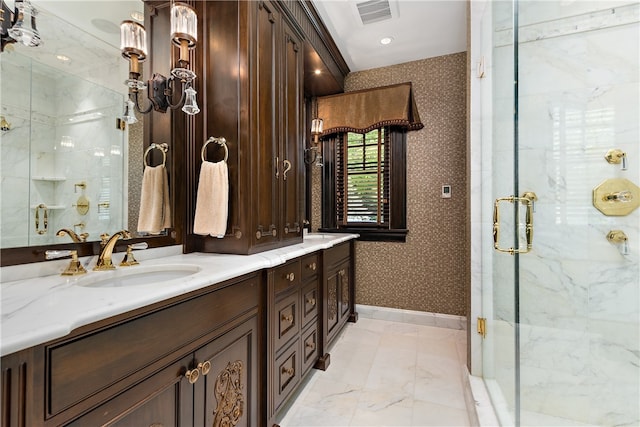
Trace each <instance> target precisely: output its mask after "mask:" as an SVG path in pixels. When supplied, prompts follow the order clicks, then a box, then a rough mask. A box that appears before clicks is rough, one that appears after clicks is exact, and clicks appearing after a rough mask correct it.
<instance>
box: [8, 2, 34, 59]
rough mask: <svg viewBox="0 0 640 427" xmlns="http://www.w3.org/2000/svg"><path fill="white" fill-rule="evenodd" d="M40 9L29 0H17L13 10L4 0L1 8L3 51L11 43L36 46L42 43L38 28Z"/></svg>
mask: <svg viewBox="0 0 640 427" xmlns="http://www.w3.org/2000/svg"><path fill="white" fill-rule="evenodd" d="M37 14H38V11H37V10H36V8H34V7H33V6H32V5H31V2H30V1H29V0H16V1H15V9H14V10H13V11H11V9H9V6H7V4H6V3H5V2H4V0H3V1H2V8H1V9H0V25H1V28H2V29H1V30H0V36H1V38H2V47H1V51H4V47H5V46H6V45H7V44H10V43H15V42H18V43H22V44H23V45H25V46H28V47H36V46H40V45H41V44H42V39H41V38H40V33H39V32H38V29H37V28H36V15H37Z"/></svg>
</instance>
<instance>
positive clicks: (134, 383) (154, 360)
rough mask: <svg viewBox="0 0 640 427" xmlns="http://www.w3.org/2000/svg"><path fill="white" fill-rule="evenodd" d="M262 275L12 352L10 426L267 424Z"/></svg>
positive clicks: (7, 387) (6, 381) (6, 421)
mask: <svg viewBox="0 0 640 427" xmlns="http://www.w3.org/2000/svg"><path fill="white" fill-rule="evenodd" d="M261 283H262V281H261V275H259V274H253V275H251V276H249V277H246V276H245V277H242V278H239V279H236V280H231V281H228V282H226V283H224V284H220V285H215V286H211V287H209V288H206V289H203V290H200V291H196V292H194V293H191V294H188V295H185V296H182V297H177V298H174V299H173V300H170V301H166V302H163V303H159V304H156V305H154V306H150V307H147V308H145V309H140V310H137V311H135V312H132V313H128V314H126V315H120V316H117V317H115V318H112V319H108V320H104V321H100V322H97V323H95V324H92V325H89V326H86V327H82V328H80V329H78V330H76V331H74V332H73V333H71V334H70V335H69V336H67V337H65V338H63V339H60V340H56V341H52V342H50V343H47V344H43V345H40V346H37V347H34V348H32V349H29V350H25V351H23V352H18V353H15V354H14V355H9V356H6V357H3V359H2V364H3V367H2V369H3V396H4V397H3V400H2V413H3V419H2V425H3V426H5V425H7V426H14V425H17V426H18V425H23V426H50V425H51V426H53V425H56V426H59V425H65V426H67V425H68V426H98V425H110V426H133V425H136V426H138V425H141V426H142V425H144V426H148V425H155V426H177V425H180V426H200V425H226V424H225V423H227V422H230V421H233V422H232V423H230V424H229V425H239V426H253V425H260V424H261V419H262V418H263V417H262V416H261V412H262V411H263V408H262V403H261V402H262V401H263V397H262V396H263V394H262V391H261V389H262V385H261V384H262V382H261V380H260V378H261V377H262V376H263V374H262V373H261V372H262V371H261V370H260V366H259V362H258V357H259V347H258V346H259V340H260V336H261V333H260V331H261V329H262V326H261V325H262V321H261V320H260V319H261V316H260V313H261V312H262V311H261V310H262V309H261V308H260V307H261V306H262V305H261V301H262V286H261ZM27 362H28V363H27ZM5 364H6V365H5ZM21 377H24V378H26V379H25V380H22V379H21ZM259 382H260V383H259ZM7 391H9V394H7V393H6V392H7ZM7 402H9V404H6V403H7ZM21 420H23V421H21ZM233 423H235V424H233Z"/></svg>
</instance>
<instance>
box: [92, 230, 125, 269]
mask: <svg viewBox="0 0 640 427" xmlns="http://www.w3.org/2000/svg"><path fill="white" fill-rule="evenodd" d="M100 237H102V251H101V252H100V256H99V257H98V263H97V264H96V266H95V267H93V270H94V271H105V270H113V269H115V268H116V266H115V265H113V263H112V262H111V254H112V253H113V248H114V247H115V246H116V242H117V241H118V239H119V238H120V237H122V238H123V239H125V238H126V239H129V238H131V234H129V231H127V230H121V231H118V232H117V233H113V236H111V237H109V235H108V234H101V235H100Z"/></svg>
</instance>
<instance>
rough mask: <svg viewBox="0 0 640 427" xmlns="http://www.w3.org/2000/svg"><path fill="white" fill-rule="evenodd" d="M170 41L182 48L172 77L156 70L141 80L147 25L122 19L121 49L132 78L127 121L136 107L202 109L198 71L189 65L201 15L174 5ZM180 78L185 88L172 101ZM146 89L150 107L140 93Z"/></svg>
mask: <svg viewBox="0 0 640 427" xmlns="http://www.w3.org/2000/svg"><path fill="white" fill-rule="evenodd" d="M170 15H171V42H172V43H173V44H174V45H176V46H178V47H179V48H180V57H179V59H178V63H177V64H176V66H175V67H174V68H173V69H172V70H171V76H169V78H167V77H165V76H163V75H161V74H158V73H154V74H153V76H152V77H151V80H149V81H148V82H144V81H142V80H140V74H141V73H140V63H141V62H144V61H145V59H147V34H146V31H145V29H144V27H143V26H142V25H141V24H139V23H137V22H134V21H123V22H122V24H120V50H121V51H122V56H123V57H124V58H126V59H127V60H128V61H129V78H128V79H127V80H126V81H125V84H126V85H127V86H128V87H129V99H128V100H127V101H126V102H125V112H124V115H123V117H122V119H123V120H124V121H125V122H127V123H135V122H136V121H137V119H136V118H135V113H134V111H133V110H134V108H135V109H136V110H137V111H138V112H140V113H142V114H146V113H149V112H150V111H151V109H154V110H156V111H160V112H163V113H164V112H166V111H167V108H170V109H172V110H174V109H177V108H180V107H182V111H184V112H185V113H187V114H190V115H194V114H198V113H199V112H200V108H198V103H197V101H196V91H195V90H194V89H193V87H192V86H191V85H192V82H193V80H194V79H195V78H196V73H194V72H193V71H192V70H190V69H189V68H188V67H189V50H190V49H193V48H195V46H196V43H197V39H198V37H197V35H198V15H197V14H196V11H195V10H194V9H193V8H192V7H191V6H189V5H187V4H184V3H174V4H173V5H172V6H171V11H170ZM176 79H178V80H180V83H181V86H182V90H181V96H180V101H179V102H178V103H177V104H172V103H171V99H172V97H173V92H174V84H175V80H176ZM145 88H146V89H147V97H148V98H149V101H150V104H149V106H147V108H144V109H143V108H141V107H140V101H139V99H138V93H139V92H140V91H141V90H143V89H145Z"/></svg>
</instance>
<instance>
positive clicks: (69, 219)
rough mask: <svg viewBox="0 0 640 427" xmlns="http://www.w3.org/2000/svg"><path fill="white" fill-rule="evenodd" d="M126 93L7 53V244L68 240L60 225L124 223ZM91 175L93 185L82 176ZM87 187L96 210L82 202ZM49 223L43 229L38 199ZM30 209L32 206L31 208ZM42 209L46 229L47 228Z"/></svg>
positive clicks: (89, 228) (90, 228)
mask: <svg viewBox="0 0 640 427" xmlns="http://www.w3.org/2000/svg"><path fill="white" fill-rule="evenodd" d="M122 103H123V96H122V95H121V94H119V93H117V92H114V91H113V90H110V89H108V88H105V87H103V86H100V85H97V84H95V83H92V82H89V81H87V80H83V79H80V78H78V77H75V76H71V75H68V74H65V73H61V72H59V71H57V70H54V69H52V68H50V67H48V66H45V65H42V64H40V63H38V62H35V61H32V60H30V59H28V58H26V57H23V56H21V55H19V54H17V53H14V54H12V56H6V57H4V58H3V61H2V114H3V115H5V116H6V117H7V120H8V121H9V122H11V123H12V129H11V130H10V131H9V132H5V133H3V135H2V208H1V209H2V212H1V213H2V233H1V234H2V241H1V245H2V247H19V246H29V245H44V244H51V243H59V242H64V243H66V242H68V241H69V238H68V237H65V238H63V239H61V238H58V237H56V236H55V232H56V231H57V230H58V229H60V228H71V229H74V225H77V224H80V223H84V224H85V227H84V228H83V227H81V226H76V227H75V231H76V232H78V233H80V232H88V233H90V237H89V239H90V240H99V235H100V233H101V232H104V231H109V232H113V231H114V230H117V229H121V228H124V222H123V219H125V218H126V205H125V204H124V203H123V200H124V199H123V194H122V189H123V185H124V184H125V180H126V176H125V173H126V170H125V169H124V165H125V163H124V162H125V161H126V147H125V146H124V141H125V136H126V135H125V132H123V131H121V130H118V129H116V127H115V119H116V117H118V115H119V114H121V111H120V110H121V106H122ZM83 182H84V183H85V184H86V188H84V189H83V188H81V187H80V186H77V185H76V184H80V183H83ZM83 194H84V195H85V196H86V197H87V198H88V199H89V202H90V208H89V212H88V213H87V214H86V215H81V214H80V213H78V212H77V210H76V209H75V207H73V205H75V204H76V203H77V200H78V197H79V196H81V195H83ZM41 203H42V204H45V205H46V206H48V207H49V209H48V231H47V232H46V233H45V234H38V233H37V232H36V230H35V227H34V223H35V209H34V208H35V206H37V205H39V204H41ZM27 211H28V212H29V213H28V214H27ZM43 219H44V218H43V212H42V211H41V212H40V221H41V226H40V229H43V225H42V221H43Z"/></svg>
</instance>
